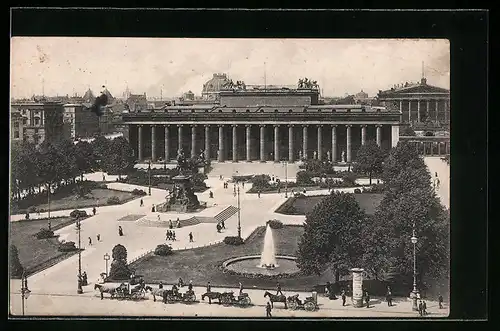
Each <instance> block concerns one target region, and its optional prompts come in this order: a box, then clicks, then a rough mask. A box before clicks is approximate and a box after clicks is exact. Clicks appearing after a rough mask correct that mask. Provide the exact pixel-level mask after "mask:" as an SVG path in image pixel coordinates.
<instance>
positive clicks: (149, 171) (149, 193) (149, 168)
mask: <svg viewBox="0 0 500 331" xmlns="http://www.w3.org/2000/svg"><path fill="white" fill-rule="evenodd" d="M148 176H149V187H148V195H149V196H151V161H149V165H148Z"/></svg>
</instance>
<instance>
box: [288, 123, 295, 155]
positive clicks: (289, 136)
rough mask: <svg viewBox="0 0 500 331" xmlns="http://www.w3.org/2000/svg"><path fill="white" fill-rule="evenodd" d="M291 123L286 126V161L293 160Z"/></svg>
mask: <svg viewBox="0 0 500 331" xmlns="http://www.w3.org/2000/svg"><path fill="white" fill-rule="evenodd" d="M293 160H294V157H293V125H289V126H288V161H289V162H293Z"/></svg>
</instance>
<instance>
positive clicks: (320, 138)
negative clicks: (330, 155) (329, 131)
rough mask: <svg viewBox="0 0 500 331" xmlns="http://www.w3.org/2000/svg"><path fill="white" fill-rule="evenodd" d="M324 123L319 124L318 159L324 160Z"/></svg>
mask: <svg viewBox="0 0 500 331" xmlns="http://www.w3.org/2000/svg"><path fill="white" fill-rule="evenodd" d="M322 133H323V132H322V125H318V160H322V159H323V157H322V154H323V139H322V138H323V137H322Z"/></svg>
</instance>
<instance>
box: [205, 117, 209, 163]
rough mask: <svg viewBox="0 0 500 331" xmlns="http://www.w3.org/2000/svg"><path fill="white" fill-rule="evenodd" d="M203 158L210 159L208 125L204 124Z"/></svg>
mask: <svg viewBox="0 0 500 331" xmlns="http://www.w3.org/2000/svg"><path fill="white" fill-rule="evenodd" d="M205 159H207V160H210V125H205Z"/></svg>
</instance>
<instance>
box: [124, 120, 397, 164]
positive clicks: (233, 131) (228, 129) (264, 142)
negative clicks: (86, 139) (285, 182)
mask: <svg viewBox="0 0 500 331" xmlns="http://www.w3.org/2000/svg"><path fill="white" fill-rule="evenodd" d="M134 127H136V129H135V128H134ZM130 129H131V130H130V137H129V138H130V141H131V143H132V144H133V145H135V147H136V152H137V154H136V155H137V157H138V160H139V161H142V160H144V159H145V158H146V157H150V160H151V161H152V162H156V161H158V160H160V159H161V160H162V161H163V162H169V161H170V160H171V159H172V158H175V157H177V153H178V151H179V150H181V149H182V150H183V151H186V152H188V153H186V154H187V155H188V156H189V155H190V156H191V157H194V156H197V155H199V154H200V153H204V154H205V157H206V158H208V159H216V160H217V161H219V162H224V161H233V162H238V161H247V162H250V161H261V162H265V161H275V162H279V161H283V160H287V161H289V162H294V161H296V160H298V159H300V158H306V159H311V158H317V159H319V160H323V159H328V160H330V161H332V162H341V161H342V162H351V161H352V160H353V159H354V157H355V150H356V149H357V148H359V146H360V145H363V144H365V143H366V141H368V140H369V139H372V140H374V141H376V142H377V144H378V145H379V146H381V147H382V148H386V149H388V148H391V147H393V146H395V145H396V144H397V141H398V139H399V126H397V125H391V124H356V123H353V124H255V123H254V124H222V123H221V124H203V123H200V124H176V123H172V124H138V125H131V127H130ZM134 130H136V131H135V132H136V133H135V134H134V133H133V132H134ZM146 131H149V132H150V134H151V137H150V138H149V137H148V135H149V134H148V133H147V132H146ZM160 131H163V134H161V133H160ZM189 136H190V137H189ZM146 138H147V139H146ZM186 138H187V140H189V138H190V141H186ZM311 140H313V141H311ZM146 142H150V144H147V143H146ZM229 145H231V146H229ZM160 146H161V147H162V148H161V149H160V148H159V147H160ZM229 154H230V155H229Z"/></svg>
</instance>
